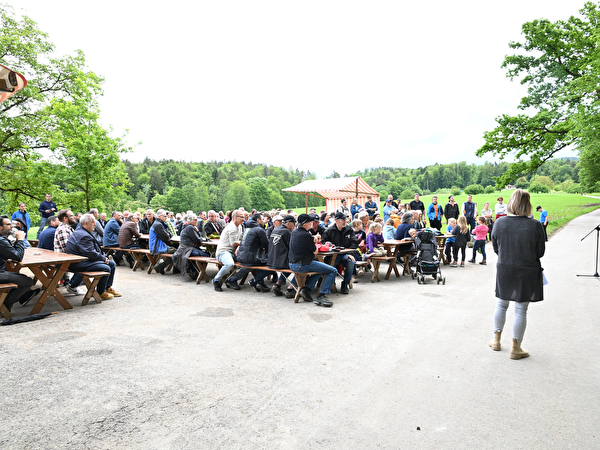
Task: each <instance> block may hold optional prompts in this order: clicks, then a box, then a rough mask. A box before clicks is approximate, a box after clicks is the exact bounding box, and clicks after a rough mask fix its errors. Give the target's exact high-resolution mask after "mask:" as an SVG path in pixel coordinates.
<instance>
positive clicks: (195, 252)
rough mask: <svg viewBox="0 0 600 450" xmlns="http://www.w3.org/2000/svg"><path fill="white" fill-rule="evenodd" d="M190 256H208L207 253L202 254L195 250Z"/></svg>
mask: <svg viewBox="0 0 600 450" xmlns="http://www.w3.org/2000/svg"><path fill="white" fill-rule="evenodd" d="M190 256H210V255H209V254H208V253H205V252H203V251H202V250H200V249H198V248H195V249H193V250H192V253H190Z"/></svg>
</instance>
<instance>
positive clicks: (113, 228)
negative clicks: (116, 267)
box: [102, 219, 121, 247]
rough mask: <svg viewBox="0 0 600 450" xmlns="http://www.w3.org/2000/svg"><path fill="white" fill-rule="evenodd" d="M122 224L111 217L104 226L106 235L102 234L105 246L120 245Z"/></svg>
mask: <svg viewBox="0 0 600 450" xmlns="http://www.w3.org/2000/svg"><path fill="white" fill-rule="evenodd" d="M120 229H121V225H119V222H118V221H117V220H115V219H110V220H109V221H108V223H107V224H106V227H104V236H102V245H103V246H105V247H118V246H119V230H120Z"/></svg>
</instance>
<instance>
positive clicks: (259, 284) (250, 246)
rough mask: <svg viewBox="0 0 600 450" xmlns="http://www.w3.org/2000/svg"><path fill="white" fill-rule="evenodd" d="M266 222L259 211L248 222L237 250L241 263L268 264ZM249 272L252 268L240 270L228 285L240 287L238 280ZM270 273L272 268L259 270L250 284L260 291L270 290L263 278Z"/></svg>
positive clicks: (251, 264)
mask: <svg viewBox="0 0 600 450" xmlns="http://www.w3.org/2000/svg"><path fill="white" fill-rule="evenodd" d="M264 224H265V223H264V221H263V217H262V216H261V215H260V214H258V213H257V214H254V215H253V216H252V218H251V219H250V220H248V222H247V223H246V230H245V231H244V234H243V235H242V241H241V242H240V246H239V247H238V250H237V259H238V262H239V263H240V264H245V265H249V266H264V265H266V264H267V251H268V250H269V241H267V233H266V232H265V229H264ZM248 272H250V269H246V268H244V269H242V270H240V271H238V272H237V273H236V274H234V275H233V276H232V277H231V278H230V279H229V281H228V282H227V283H225V284H226V286H227V287H228V288H231V289H236V287H237V289H239V288H240V287H239V286H238V284H237V280H239V279H242V278H243V277H244V276H245V275H246V274H247V273H248ZM270 274H271V271H270V270H257V271H256V275H255V276H254V279H253V280H251V281H250V285H251V286H252V287H253V288H254V289H256V290H257V291H258V292H269V291H270V289H269V288H268V287H267V286H266V285H265V282H264V281H263V280H264V278H265V277H266V276H267V275H270ZM237 289H236V290H237Z"/></svg>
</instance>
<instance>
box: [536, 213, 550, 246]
mask: <svg viewBox="0 0 600 450" xmlns="http://www.w3.org/2000/svg"><path fill="white" fill-rule="evenodd" d="M535 210H536V211H537V212H539V213H540V223H541V224H542V226H543V227H544V238H545V239H546V242H548V234H547V233H546V227H547V226H548V211H546V210H545V209H544V208H542V207H541V205H540V206H538V207H537V208H535Z"/></svg>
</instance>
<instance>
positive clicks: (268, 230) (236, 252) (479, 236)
mask: <svg viewBox="0 0 600 450" xmlns="http://www.w3.org/2000/svg"><path fill="white" fill-rule="evenodd" d="M538 210H541V207H538ZM39 212H40V214H41V216H42V220H41V223H40V227H39V229H38V232H37V238H38V246H39V247H40V248H44V249H47V250H53V251H57V252H67V253H70V254H75V255H81V256H85V257H86V258H88V259H87V261H84V262H80V263H76V264H73V265H72V267H71V272H73V274H72V276H71V277H68V276H66V277H64V279H63V280H61V284H62V285H63V286H64V288H65V289H66V290H67V291H68V292H69V293H71V294H74V295H83V294H84V292H83V291H82V290H81V289H80V285H81V283H82V277H81V276H80V275H79V274H78V272H82V271H92V270H93V271H105V272H107V273H109V274H110V275H109V276H107V277H103V279H102V280H101V282H100V283H99V284H98V287H97V290H98V293H99V294H100V296H101V298H102V299H108V298H112V297H114V296H120V295H121V294H120V293H119V292H117V291H116V290H115V289H114V288H113V282H114V274H115V267H116V266H117V265H121V264H129V266H130V267H133V266H134V264H135V261H134V259H133V258H132V257H131V255H130V254H129V252H127V251H124V250H127V249H136V248H142V247H143V248H147V249H148V250H149V251H150V253H151V254H152V255H157V254H160V255H161V259H160V260H159V262H158V263H157V264H155V266H154V270H155V271H156V272H158V273H161V274H165V269H166V268H167V267H170V266H172V267H173V272H174V273H181V275H182V276H186V274H189V275H190V276H192V277H194V278H195V277H196V276H197V274H198V271H197V268H196V266H195V265H194V264H191V263H190V262H189V258H190V257H192V256H206V257H208V256H209V253H208V250H207V249H206V248H205V242H206V241H207V240H208V239H218V240H219V241H218V246H217V248H216V252H214V256H215V257H216V258H217V259H218V261H219V262H220V263H221V264H222V266H221V268H220V269H219V271H218V273H217V274H216V276H215V277H214V279H213V287H214V289H215V290H216V291H219V292H222V291H223V288H222V286H223V284H225V286H226V287H227V288H228V289H233V290H239V289H240V286H239V283H238V281H239V280H241V279H243V278H245V277H246V276H247V274H248V272H249V271H250V269H241V270H239V271H237V272H235V273H234V274H233V275H231V276H230V273H231V272H232V271H233V268H234V266H235V263H236V262H239V263H241V264H246V265H248V266H264V267H268V268H269V270H259V271H257V272H256V274H255V276H254V278H253V279H252V280H251V281H250V285H251V286H252V287H253V288H254V289H256V290H257V291H259V292H267V291H272V292H273V293H274V294H275V295H285V296H286V297H288V298H290V297H294V296H295V285H294V284H295V280H292V281H291V282H288V281H287V278H286V277H285V276H284V275H283V274H282V275H280V276H279V277H277V276H276V275H275V272H276V271H277V270H282V269H291V270H293V271H294V272H299V273H306V272H317V273H318V274H319V275H312V276H310V277H308V279H307V280H306V284H305V286H304V288H303V289H301V291H300V296H301V297H302V298H303V299H304V300H305V301H309V302H314V303H315V304H317V305H319V306H331V305H332V302H331V301H330V300H329V298H328V296H329V295H330V293H331V290H332V287H333V283H334V281H335V277H336V276H337V275H338V273H339V274H340V275H341V276H342V279H343V281H342V283H341V288H340V293H342V294H348V293H349V285H350V284H351V283H352V282H353V281H357V276H361V275H363V274H364V272H365V270H369V268H370V264H369V258H370V257H372V256H384V255H385V254H386V250H385V249H384V248H383V242H384V241H385V240H393V239H396V240H403V239H404V240H406V239H407V238H412V239H413V240H414V238H416V237H417V236H418V234H419V232H420V231H422V230H424V229H425V228H427V227H428V226H429V227H430V228H433V229H435V230H438V231H440V233H445V234H447V235H448V236H449V238H448V239H447V240H446V246H445V249H444V253H445V256H446V258H445V261H446V264H449V265H450V266H451V267H458V266H459V263H458V256H459V253H460V255H461V261H460V266H461V267H464V266H465V260H466V247H467V243H468V242H469V241H470V240H471V235H474V237H475V242H474V245H473V254H472V257H471V258H470V259H469V260H468V262H471V263H475V262H476V257H477V253H478V252H480V253H481V254H482V257H483V259H482V261H481V262H480V264H482V265H485V264H486V250H485V247H486V243H487V242H488V241H489V240H490V237H491V236H492V230H493V225H494V222H495V221H496V220H497V219H498V218H500V217H503V216H506V215H507V207H506V205H505V204H504V202H503V198H502V197H498V203H497V205H496V206H495V208H494V210H492V209H491V208H490V206H489V204H488V203H485V204H484V205H483V209H481V211H478V208H477V203H475V202H474V201H473V198H472V196H470V195H469V196H468V198H467V201H466V202H464V203H463V204H462V206H459V205H458V204H457V203H456V202H455V200H454V197H453V196H452V195H451V196H449V198H448V202H447V204H446V205H445V206H443V207H442V205H441V204H440V203H438V197H437V196H433V198H432V200H431V203H430V204H429V205H428V206H427V207H426V206H425V204H424V203H423V202H422V201H421V200H420V195H419V194H415V196H414V199H413V200H411V201H410V202H406V203H402V202H401V200H400V199H396V200H394V199H393V197H392V196H391V195H390V196H389V197H388V198H387V199H386V200H385V202H384V206H383V208H382V211H381V213H380V211H379V205H378V204H377V203H376V202H374V201H373V199H372V197H367V201H366V202H365V205H364V206H362V205H360V204H359V203H358V199H357V198H353V199H352V200H351V203H350V205H348V200H347V199H342V200H341V202H340V207H339V208H338V209H337V210H335V211H330V212H326V211H324V210H322V211H320V213H319V214H317V211H316V209H315V208H312V209H311V210H310V211H309V212H308V214H300V215H298V214H296V213H295V212H294V211H293V210H287V211H285V210H282V209H273V210H271V211H263V212H258V211H256V210H252V211H245V210H244V208H240V209H237V210H234V211H227V212H225V213H223V212H222V211H219V212H217V211H213V210H210V211H208V212H205V211H199V212H198V213H194V212H193V211H187V212H182V213H174V212H171V211H166V210H163V209H159V210H158V211H156V213H155V212H154V211H153V210H152V209H148V210H147V211H146V212H145V213H144V214H143V215H142V213H140V212H129V211H123V212H120V211H113V212H112V214H111V217H110V219H108V220H107V215H106V214H105V213H100V212H99V211H98V210H97V209H91V210H90V211H88V212H87V213H85V214H83V213H78V214H74V213H73V212H72V211H71V210H70V209H62V210H60V211H58V210H57V206H56V204H55V203H54V202H53V201H52V197H51V195H50V194H47V195H46V199H45V201H43V202H42V203H41V204H40V206H39ZM444 218H445V220H446V223H445V225H444V224H443V220H444ZM542 218H543V220H545V222H546V223H545V224H544V223H543V225H544V231H545V225H547V213H546V212H545V211H543V214H542ZM6 221H7V224H6V230H8V225H9V224H10V225H11V227H10V228H11V230H10V232H8V233H6V236H5V237H6V242H5V245H4V246H2V245H1V242H0V257H1V258H2V259H3V260H6V259H9V258H10V259H17V260H19V258H22V252H21V249H24V248H26V247H28V246H29V243H28V241H27V239H26V236H27V231H28V230H29V229H30V227H31V218H30V217H29V214H28V213H27V211H26V208H25V204H24V203H21V204H20V205H19V210H18V211H16V212H15V213H14V214H13V215H12V218H11V219H10V220H9V219H8V218H6ZM142 235H147V240H142V239H141V237H142ZM173 236H179V237H180V242H179V245H178V246H177V247H176V246H174V245H173V242H172V238H173ZM8 245H10V249H9V248H8ZM331 246H332V247H336V248H344V249H351V250H354V251H352V252H344V253H339V254H337V255H335V260H331V261H327V262H328V263H329V264H326V263H323V262H320V261H318V260H317V258H316V255H317V254H318V252H319V250H323V249H325V250H326V249H328V248H330V247H331ZM4 247H6V250H10V251H2V249H3V248H4ZM108 248H115V249H119V250H116V251H115V252H114V253H113V255H112V256H111V257H107V256H106V249H108ZM412 249H414V247H413V245H412V244H411V243H410V242H407V243H406V244H403V245H401V246H400V249H399V250H400V253H402V252H406V251H410V250H412ZM19 255H20V256H19ZM167 255H169V256H168V257H167ZM146 261H147V259H146ZM357 262H361V263H360V264H357ZM171 263H172V264H171ZM0 270H1V269H0ZM3 273H4V272H3ZM17 275H19V274H17ZM321 276H323V282H322V286H321V289H320V291H319V295H318V296H317V297H316V298H314V299H313V297H312V294H311V291H313V289H314V288H315V285H316V283H317V282H318V280H319V278H321ZM22 277H23V276H20V277H19V290H15V292H12V293H11V295H10V296H9V298H7V300H6V301H5V304H6V306H7V307H8V308H10V307H11V306H12V304H14V303H15V302H16V301H19V302H21V303H22V304H25V303H26V302H27V301H29V300H31V297H33V296H35V294H36V293H37V292H35V291H33V290H30V289H29V288H31V284H28V282H27V281H25V280H23V279H21V278H22ZM9 278H11V279H14V277H12V275H11V276H8V275H6V277H5V278H4V279H5V280H6V281H5V282H8V279H9ZM25 278H27V277H25ZM269 278H272V279H273V281H274V285H273V287H272V288H271V289H269V288H268V287H267V285H266V284H265V279H269ZM0 280H1V278H0ZM286 283H287V289H284V287H285V286H284V284H286ZM17 291H18V292H17ZM31 292H34V294H31ZM38 292H39V290H38Z"/></svg>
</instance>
